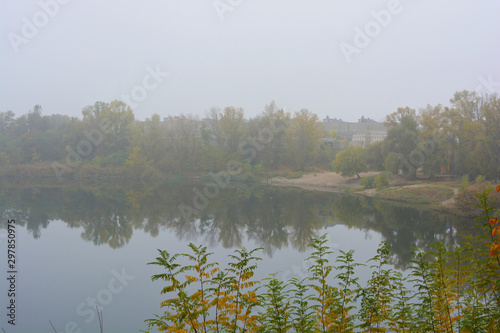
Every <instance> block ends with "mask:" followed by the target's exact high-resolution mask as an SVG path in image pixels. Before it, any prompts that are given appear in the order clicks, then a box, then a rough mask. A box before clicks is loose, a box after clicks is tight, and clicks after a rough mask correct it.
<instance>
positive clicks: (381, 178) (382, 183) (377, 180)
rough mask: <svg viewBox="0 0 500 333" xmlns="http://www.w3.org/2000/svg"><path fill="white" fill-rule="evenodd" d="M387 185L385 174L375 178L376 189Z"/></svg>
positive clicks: (387, 179) (387, 180) (387, 178)
mask: <svg viewBox="0 0 500 333" xmlns="http://www.w3.org/2000/svg"><path fill="white" fill-rule="evenodd" d="M387 185H389V177H388V176H387V174H386V173H381V174H379V175H378V176H377V177H375V186H377V188H381V187H384V186H387Z"/></svg>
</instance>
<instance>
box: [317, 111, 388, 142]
mask: <svg viewBox="0 0 500 333" xmlns="http://www.w3.org/2000/svg"><path fill="white" fill-rule="evenodd" d="M323 128H324V129H325V130H326V132H330V131H334V132H335V134H336V137H337V138H338V139H339V140H345V139H347V140H348V141H349V142H350V144H356V145H363V146H366V145H367V144H370V143H374V142H380V141H383V140H384V139H385V138H386V137H387V129H386V127H385V126H384V123H381V122H378V121H375V120H373V119H370V118H365V117H364V116H362V117H361V118H360V119H358V122H347V121H343V120H342V119H337V118H330V117H328V116H327V117H326V118H325V119H323Z"/></svg>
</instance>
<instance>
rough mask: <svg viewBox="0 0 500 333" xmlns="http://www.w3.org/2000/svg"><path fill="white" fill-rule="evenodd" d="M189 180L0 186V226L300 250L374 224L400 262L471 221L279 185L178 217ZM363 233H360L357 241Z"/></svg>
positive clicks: (233, 192) (223, 198)
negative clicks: (327, 235) (54, 226)
mask: <svg viewBox="0 0 500 333" xmlns="http://www.w3.org/2000/svg"><path fill="white" fill-rule="evenodd" d="M195 186H196V185H193V184H184V185H183V184H165V185H161V186H158V187H156V188H127V189H122V188H91V189H82V188H33V189H31V188H22V189H19V188H9V189H5V190H3V191H2V193H1V194H0V198H2V201H1V202H0V212H1V214H2V228H5V221H6V220H7V218H14V219H16V221H17V224H18V225H19V226H22V227H24V226H26V228H27V230H28V231H29V232H30V233H32V235H33V237H34V238H39V237H41V235H42V230H43V229H45V228H47V226H48V225H49V223H50V222H51V221H54V220H62V221H63V222H64V223H66V224H67V225H68V226H69V227H70V228H82V229H83V231H82V234H81V236H82V238H83V239H84V240H85V241H91V242H92V243H93V244H95V245H103V244H107V245H109V246H110V247H112V248H120V247H123V246H125V245H126V244H127V243H128V241H129V240H130V238H131V237H132V234H133V230H134V229H138V230H143V231H144V232H146V233H149V234H150V235H151V236H152V237H156V236H158V235H161V233H162V232H173V233H175V235H176V236H177V237H178V238H179V240H186V241H192V242H197V243H203V244H206V245H208V246H215V245H219V244H220V245H222V246H224V247H226V248H234V247H237V246H240V245H241V244H242V243H243V242H244V241H245V239H248V240H251V241H253V242H255V243H256V244H257V246H259V247H262V248H264V252H265V253H266V254H267V255H268V256H272V255H273V252H274V251H275V250H276V249H282V248H286V247H293V248H295V249H297V250H299V251H305V249H306V247H307V244H308V243H309V241H310V239H311V237H313V236H314V237H317V236H319V235H320V234H321V233H323V232H324V231H323V230H322V228H325V227H326V228H327V229H326V230H328V227H329V226H333V225H337V224H343V225H346V226H348V227H349V228H357V229H359V230H360V231H361V230H365V231H376V232H379V233H380V234H381V235H382V236H383V238H384V239H385V240H386V241H387V242H388V243H389V244H390V246H391V249H392V253H393V264H394V265H395V266H396V267H398V268H405V267H406V266H407V265H408V261H409V260H410V259H411V249H412V247H418V248H422V249H426V248H427V246H428V244H431V243H433V242H434V241H435V240H436V239H439V240H441V241H443V242H450V243H454V244H456V243H457V242H458V239H459V235H460V234H471V233H473V232H474V230H473V229H472V226H473V225H474V222H473V221H470V220H463V219H459V218H457V217H454V216H448V215H442V214H438V213H436V212H433V211H430V210H421V209H416V208H411V207H405V206H402V205H398V204H395V203H392V202H388V201H380V200H376V199H372V198H366V197H361V196H352V195H341V194H336V193H327V192H315V191H305V190H301V189H297V188H283V187H274V188H266V187H248V186H241V187H232V188H227V189H221V190H220V193H219V194H218V195H217V196H216V197H215V198H213V199H211V200H210V201H209V202H208V205H207V206H206V207H205V208H204V209H203V210H201V211H200V214H199V216H195V215H194V214H193V215H192V216H183V215H182V213H181V211H180V210H179V208H178V207H179V205H180V204H185V205H192V200H193V196H194V194H193V193H194V192H193V188H194V187H195ZM362 239H363V236H362V233H361V232H360V241H362Z"/></svg>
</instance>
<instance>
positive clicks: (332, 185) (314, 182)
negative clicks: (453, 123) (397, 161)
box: [272, 171, 458, 206]
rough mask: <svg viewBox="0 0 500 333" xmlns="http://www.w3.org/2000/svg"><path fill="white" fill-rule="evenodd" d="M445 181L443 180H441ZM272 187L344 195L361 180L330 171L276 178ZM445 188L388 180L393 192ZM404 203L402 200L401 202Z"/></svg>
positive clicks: (417, 181) (424, 182)
mask: <svg viewBox="0 0 500 333" xmlns="http://www.w3.org/2000/svg"><path fill="white" fill-rule="evenodd" d="M379 174H380V172H377V171H375V172H363V173H360V176H361V177H369V176H377V175H379ZM443 180H445V179H443ZM445 183H446V181H445ZM272 185H273V186H297V187H300V188H303V189H305V190H315V191H324V192H336V193H344V192H345V190H346V188H348V187H358V186H361V179H358V178H357V177H356V176H354V177H350V178H344V177H342V176H341V175H339V174H336V173H334V172H330V171H323V172H317V173H310V174H305V175H303V176H302V177H300V178H297V179H288V178H284V177H276V178H273V179H272ZM424 186H425V187H427V186H432V187H439V188H442V187H447V188H449V187H448V186H446V185H445V184H443V183H440V182H439V181H438V182H429V180H428V179H411V180H410V179H407V178H403V177H396V178H393V179H391V180H390V183H389V188H391V189H392V190H394V191H399V190H404V189H405V188H414V187H424ZM451 189H452V190H453V191H454V194H455V195H456V194H457V192H458V189H457V188H451ZM356 193H358V194H362V195H366V196H371V197H374V196H375V195H376V189H374V188H372V189H368V190H360V191H357V192H356ZM454 200H455V199H454V197H453V198H450V199H448V200H445V201H442V202H440V205H442V206H452V205H453V203H454ZM403 201H404V200H403Z"/></svg>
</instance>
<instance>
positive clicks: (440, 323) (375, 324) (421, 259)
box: [146, 185, 500, 333]
mask: <svg viewBox="0 0 500 333" xmlns="http://www.w3.org/2000/svg"><path fill="white" fill-rule="evenodd" d="M496 190H497V191H498V192H500V185H499V186H498V187H497V188H496ZM490 192H491V190H487V191H484V192H483V193H482V194H480V195H478V196H477V197H478V199H479V204H478V207H480V208H481V210H482V212H483V215H482V216H481V217H479V218H478V219H477V220H478V221H481V222H483V223H482V227H483V228H484V229H485V230H486V231H487V233H486V234H485V235H483V236H482V237H471V236H466V237H465V238H464V242H463V243H462V245H461V246H459V247H447V246H446V245H445V244H443V243H441V242H437V243H436V244H434V245H433V251H430V252H422V251H420V250H418V249H415V259H414V260H413V261H412V266H411V269H410V270H411V272H410V274H409V275H406V276H405V275H404V274H402V273H401V272H395V271H393V270H392V269H390V268H389V267H388V265H389V262H390V248H389V246H388V245H387V244H386V243H385V242H382V243H381V245H380V247H379V249H378V251H377V254H376V255H375V256H374V257H373V258H372V259H370V260H369V261H368V262H370V263H372V264H371V266H370V268H371V270H372V275H371V278H370V279H369V280H368V281H367V283H366V285H365V286H360V285H359V283H358V279H357V278H356V276H357V274H356V272H355V270H356V268H357V267H358V266H360V265H362V264H359V263H356V262H355V261H354V259H353V251H348V252H344V251H341V250H340V251H339V252H340V254H339V255H338V256H337V258H336V260H335V263H337V266H335V265H333V264H331V263H330V259H331V255H332V254H333V251H332V250H331V249H330V248H329V247H328V245H327V244H326V243H327V240H326V235H323V236H321V237H320V238H314V239H312V243H311V244H310V248H311V249H312V250H313V251H312V253H311V255H310V256H309V258H308V259H307V260H309V261H310V262H311V267H310V268H309V270H308V271H309V277H308V278H305V279H303V280H298V279H296V278H292V279H290V280H288V281H281V280H279V279H277V278H276V274H274V275H271V277H269V278H266V279H263V281H262V282H260V281H257V280H254V279H253V277H254V272H255V270H256V269H257V261H259V260H260V258H258V257H256V256H255V254H254V253H255V252H256V251H257V250H259V249H255V250H251V251H247V250H246V249H244V248H242V249H238V250H236V251H235V254H233V255H230V258H231V261H230V263H229V264H228V267H227V268H225V269H221V268H220V267H219V265H218V263H216V262H210V261H209V258H210V256H211V255H212V253H208V252H207V248H206V247H204V246H198V247H197V246H195V245H193V244H189V248H190V249H191V252H192V253H191V254H185V253H183V254H174V255H170V254H169V253H168V252H166V251H162V250H159V253H160V256H159V257H157V258H156V261H155V262H151V263H149V264H151V265H158V266H160V267H162V268H163V269H164V270H165V272H164V273H162V274H157V275H153V276H152V280H153V281H155V280H163V281H164V282H166V283H167V286H165V287H164V288H163V289H162V291H161V293H162V294H167V295H168V298H167V299H166V300H165V301H163V302H161V307H162V308H165V311H164V313H163V315H161V316H158V315H156V316H155V319H148V320H146V322H147V323H148V326H149V327H150V328H156V329H158V330H159V331H169V332H196V333H198V332H234V333H236V332H283V333H284V332H303V333H308V332H412V333H413V332H436V333H438V332H450V333H453V332H461V333H462V332H471V333H472V332H489V333H494V332H500V278H499V277H500V258H499V255H500V250H499V248H500V245H499V244H500V238H498V236H500V225H499V224H498V218H497V217H493V216H494V215H495V214H494V213H495V212H496V208H495V207H494V204H495V203H496V202H494V201H492V200H491V198H490ZM179 259H184V260H185V261H187V264H184V265H181V264H180V263H179ZM408 284H411V285H412V286H413V288H411V287H410V288H407V285H408ZM357 300H360V302H358V303H356V301H357ZM356 305H358V306H359V307H356Z"/></svg>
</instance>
